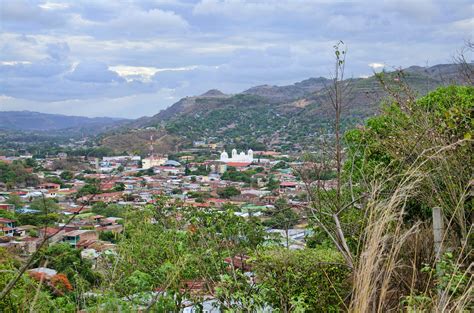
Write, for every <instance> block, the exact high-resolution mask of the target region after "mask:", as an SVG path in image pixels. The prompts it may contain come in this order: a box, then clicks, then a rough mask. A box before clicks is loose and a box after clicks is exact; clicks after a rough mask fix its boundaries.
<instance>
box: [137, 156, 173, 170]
mask: <svg viewBox="0 0 474 313" xmlns="http://www.w3.org/2000/svg"><path fill="white" fill-rule="evenodd" d="M167 161H168V158H167V157H159V156H151V157H149V158H145V159H143V160H142V168H143V169H145V170H147V169H149V168H152V167H155V166H162V165H164V164H165V163H166V162H167Z"/></svg>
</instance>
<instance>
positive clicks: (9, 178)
mask: <svg viewBox="0 0 474 313" xmlns="http://www.w3.org/2000/svg"><path fill="white" fill-rule="evenodd" d="M0 182H3V183H5V184H6V186H7V188H10V189H12V188H13V187H15V186H17V187H27V186H28V187H31V186H36V185H37V184H38V183H39V179H38V177H37V176H36V175H34V174H32V173H30V172H29V171H28V170H27V169H26V167H25V166H24V165H23V163H22V162H20V161H13V162H12V163H11V164H10V163H6V162H3V161H0Z"/></svg>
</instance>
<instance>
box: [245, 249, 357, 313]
mask: <svg viewBox="0 0 474 313" xmlns="http://www.w3.org/2000/svg"><path fill="white" fill-rule="evenodd" d="M342 262H343V260H342V257H341V256H340V255H339V253H338V252H336V251H335V250H332V249H317V250H315V249H304V250H287V249H273V250H267V251H259V252H258V253H257V255H256V256H255V258H254V262H253V264H254V271H255V273H256V276H257V279H258V280H259V281H261V283H262V284H263V285H264V286H265V288H266V289H267V290H268V297H269V300H270V301H269V302H270V304H271V306H272V307H274V308H278V309H280V310H281V311H283V312H292V311H296V310H297V308H298V306H297V305H295V304H297V303H298V304H300V305H301V304H304V307H305V310H306V311H310V312H331V311H332V312H337V311H340V310H342V309H343V308H344V301H343V299H345V298H346V296H347V295H348V293H349V288H348V287H349V285H348V278H349V274H350V272H349V271H348V269H347V268H346V267H345V265H344V264H343V263H342Z"/></svg>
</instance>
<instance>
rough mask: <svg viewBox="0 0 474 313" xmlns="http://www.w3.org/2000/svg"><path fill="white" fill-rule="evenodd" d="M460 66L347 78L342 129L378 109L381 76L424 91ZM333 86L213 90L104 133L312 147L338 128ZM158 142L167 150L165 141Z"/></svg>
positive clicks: (108, 140) (112, 142) (115, 142)
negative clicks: (330, 92) (234, 91)
mask: <svg viewBox="0 0 474 313" xmlns="http://www.w3.org/2000/svg"><path fill="white" fill-rule="evenodd" d="M457 67H458V65H437V66H433V67H430V68H422V67H410V68H407V69H406V70H403V71H394V72H387V73H381V74H378V75H374V76H372V77H369V78H357V79H352V78H351V79H346V80H345V81H344V85H345V86H346V87H345V89H346V92H345V94H344V97H345V106H346V107H345V109H344V110H343V112H342V116H341V119H342V120H341V122H342V127H343V129H348V128H349V127H353V126H356V125H361V124H363V122H364V120H365V119H366V118H368V117H370V116H373V115H375V114H377V113H378V112H380V108H381V100H382V99H383V98H384V97H385V96H387V94H388V93H387V90H386V89H385V88H386V87H387V86H383V85H382V84H381V81H380V80H381V79H382V77H383V81H384V83H385V84H387V85H389V86H401V85H402V84H403V85H407V86H410V88H411V89H412V90H413V92H414V94H416V95H417V96H422V95H424V94H426V93H427V92H428V91H430V90H433V89H434V88H436V87H438V86H442V85H448V84H450V83H457V82H459V81H460V79H461V77H460V74H459V72H458V71H456V68H457ZM330 85H331V80H329V79H325V78H312V79H308V80H305V81H302V82H299V83H296V84H294V85H290V86H282V87H278V86H257V87H253V88H250V89H248V90H247V91H244V92H242V93H240V94H236V95H225V94H223V93H222V92H220V91H216V90H211V91H209V92H207V93H205V94H203V95H200V96H196V97H187V98H183V99H181V100H180V101H178V102H177V103H175V104H173V105H172V106H170V107H169V108H167V109H166V110H164V111H161V112H160V113H158V114H157V115H155V116H153V117H149V118H142V119H138V120H136V121H134V122H132V123H129V124H128V125H127V126H126V127H125V128H123V129H122V130H118V129H116V130H114V131H113V132H111V133H109V134H106V135H105V140H104V141H103V144H104V145H105V146H107V147H109V148H114V146H118V147H121V145H120V144H119V142H120V138H122V136H127V137H132V138H136V139H137V144H135V145H133V147H134V149H138V150H141V151H142V152H144V151H146V150H147V149H148V145H149V142H143V141H141V140H140V139H139V138H140V137H143V135H142V134H141V133H142V132H140V131H133V129H143V128H147V127H156V128H157V129H159V130H160V131H159V132H156V133H155V138H157V140H159V138H160V137H162V136H165V134H166V136H172V137H173V138H174V140H175V141H176V142H179V143H180V146H186V145H189V144H190V143H191V142H192V141H193V140H209V139H211V140H214V141H223V142H224V143H227V144H230V145H235V144H240V143H241V142H246V143H247V144H248V147H254V148H260V149H262V148H263V147H269V146H273V145H277V146H278V147H281V148H282V149H283V150H289V149H292V150H297V151H298V150H301V149H303V150H304V149H310V148H311V147H312V146H313V145H314V143H315V138H318V137H319V136H321V135H325V134H331V133H332V132H333V131H334V129H333V127H334V125H333V121H332V115H331V114H332V108H331V103H330V98H329V96H328V87H329V86H330ZM398 88H399V87H398ZM127 129H128V130H127ZM133 132H134V133H135V134H136V136H135V135H133ZM126 133H128V134H127V135H124V134H126ZM165 141H167V140H165ZM139 142H142V144H139ZM156 147H157V148H158V149H160V150H161V151H166V150H167V146H166V145H162V146H159V145H158V144H157V145H156ZM118 149H121V148H118ZM170 151H173V148H172V149H171V150H170Z"/></svg>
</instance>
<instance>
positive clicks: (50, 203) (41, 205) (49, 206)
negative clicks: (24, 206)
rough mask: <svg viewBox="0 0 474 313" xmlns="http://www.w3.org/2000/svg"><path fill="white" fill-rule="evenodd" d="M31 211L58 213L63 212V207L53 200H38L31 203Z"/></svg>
mask: <svg viewBox="0 0 474 313" xmlns="http://www.w3.org/2000/svg"><path fill="white" fill-rule="evenodd" d="M30 209H32V210H38V211H40V212H42V213H57V212H59V211H60V210H61V206H59V205H58V203H57V202H56V201H54V200H53V199H51V198H43V197H41V198H36V199H35V200H33V201H32V202H31V203H30Z"/></svg>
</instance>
